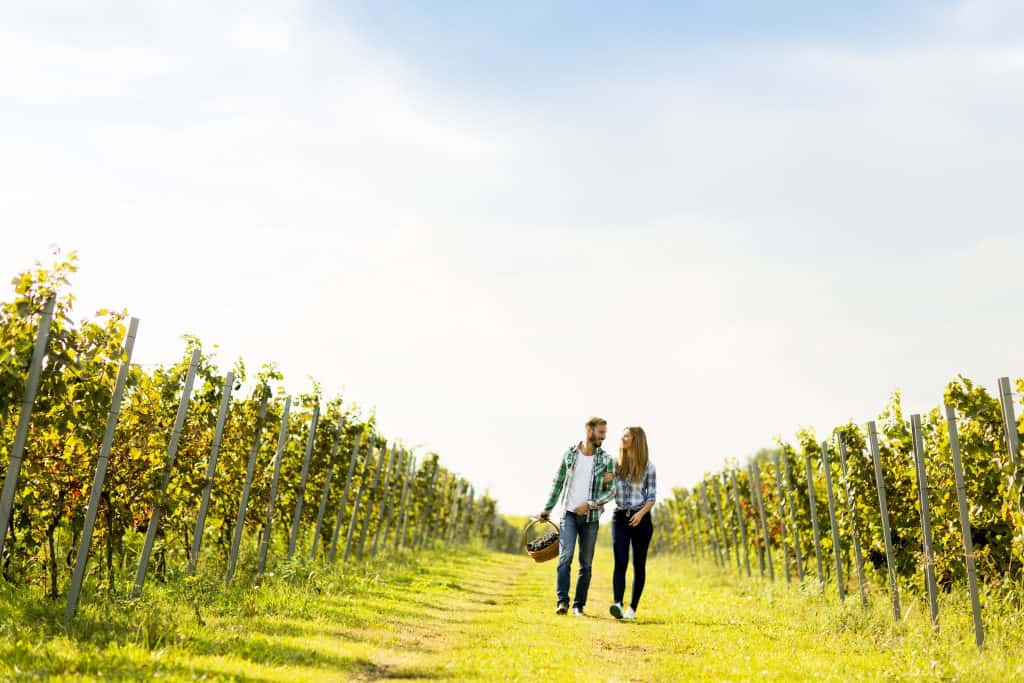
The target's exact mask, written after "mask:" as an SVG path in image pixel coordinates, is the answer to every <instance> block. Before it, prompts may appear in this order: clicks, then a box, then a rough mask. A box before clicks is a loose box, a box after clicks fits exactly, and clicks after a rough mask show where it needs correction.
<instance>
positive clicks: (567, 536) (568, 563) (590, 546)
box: [555, 512, 598, 608]
mask: <svg viewBox="0 0 1024 683" xmlns="http://www.w3.org/2000/svg"><path fill="white" fill-rule="evenodd" d="M586 519H587V516H586V515H583V516H577V515H576V513H574V512H566V513H565V515H564V516H563V517H562V533H561V535H560V536H559V538H558V541H559V543H561V545H562V551H561V554H560V555H559V556H558V575H557V579H556V581H555V592H556V593H557V594H558V602H566V603H567V602H569V574H570V573H571V572H572V554H573V552H574V551H575V550H576V539H577V538H579V544H580V557H579V560H580V571H579V575H578V576H577V577H576V597H575V598H574V599H573V602H572V606H573V607H579V608H582V607H583V606H584V605H586V604H587V591H588V590H590V570H591V566H592V565H593V563H594V547H595V546H596V545H597V526H598V521H597V520H594V521H593V522H588V521H586Z"/></svg>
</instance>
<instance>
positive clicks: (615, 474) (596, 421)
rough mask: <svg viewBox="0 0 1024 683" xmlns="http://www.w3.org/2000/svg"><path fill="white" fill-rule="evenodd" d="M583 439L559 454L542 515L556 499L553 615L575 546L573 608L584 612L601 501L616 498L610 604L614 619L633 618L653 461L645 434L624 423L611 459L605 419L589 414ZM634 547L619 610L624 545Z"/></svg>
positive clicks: (648, 528) (561, 604)
mask: <svg viewBox="0 0 1024 683" xmlns="http://www.w3.org/2000/svg"><path fill="white" fill-rule="evenodd" d="M585 429H586V435H585V439H584V440H583V441H581V442H580V443H578V444H576V445H575V446H573V447H572V448H570V449H569V450H568V451H566V453H565V455H563V456H562V462H561V463H560V464H559V467H558V474H557V475H556V476H555V481H554V483H553V485H552V487H551V494H550V495H549V496H548V502H547V504H546V505H545V506H544V510H543V511H542V512H541V513H540V515H539V516H540V518H541V519H547V518H548V517H549V516H550V515H551V510H552V508H554V507H555V503H557V502H558V500H559V498H561V502H562V506H563V508H564V513H563V516H562V524H561V534H560V536H559V542H560V543H561V554H560V555H559V557H558V572H557V578H556V582H555V592H556V593H557V596H558V607H557V608H556V610H555V611H556V612H557V613H558V614H565V613H566V612H568V611H569V575H570V574H571V572H572V556H573V552H574V550H575V549H576V546H577V545H578V546H579V549H580V552H579V566H580V568H579V574H578V575H577V578H576V594H575V596H574V598H573V603H572V613H573V614H574V615H576V616H582V615H583V608H584V606H585V605H586V604H587V591H588V589H589V588H590V574H591V566H592V564H593V559H594V547H595V546H596V545H597V530H598V524H599V519H600V517H601V513H602V512H603V511H604V506H605V504H607V503H609V502H610V501H611V500H612V499H613V498H614V499H615V514H614V515H613V516H612V552H613V554H614V556H615V569H614V571H613V572H612V592H613V593H614V596H613V600H612V605H611V607H610V608H609V611H610V612H611V614H612V616H614V617H615V618H616V619H630V620H632V619H635V618H636V609H637V607H638V606H639V604H640V595H641V594H642V593H643V591H644V582H645V580H646V574H647V572H646V565H647V548H648V547H649V546H650V544H651V536H652V535H653V534H654V527H653V525H652V524H651V515H650V512H651V508H652V507H654V501H655V482H656V478H655V474H654V464H653V463H651V461H650V459H649V458H648V454H647V435H646V434H644V430H643V429H641V428H640V427H627V428H626V429H624V430H623V432H622V440H621V442H620V444H619V457H618V459H617V460H616V459H613V458H612V456H611V455H610V454H608V453H607V452H606V451H605V450H603V449H602V448H601V444H602V443H604V440H605V437H606V436H607V433H608V423H607V421H605V420H602V419H601V418H599V417H592V418H590V419H589V420H587V422H586V424H585ZM631 547H632V549H633V593H632V595H631V596H630V603H629V607H628V608H627V609H626V610H625V611H623V609H622V600H623V597H624V595H625V592H626V568H627V566H628V565H629V550H630V548H631Z"/></svg>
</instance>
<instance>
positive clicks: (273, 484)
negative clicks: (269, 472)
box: [256, 396, 292, 586]
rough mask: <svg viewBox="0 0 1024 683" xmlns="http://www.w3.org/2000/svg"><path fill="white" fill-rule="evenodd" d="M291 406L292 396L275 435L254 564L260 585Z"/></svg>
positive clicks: (271, 528)
mask: <svg viewBox="0 0 1024 683" xmlns="http://www.w3.org/2000/svg"><path fill="white" fill-rule="evenodd" d="M291 407H292V397H291V396H287V397H285V399H284V409H283V410H282V411H281V430H280V432H279V433H278V435H277V452H276V453H275V454H274V475H273V478H272V479H271V480H270V501H269V502H268V503H267V521H266V523H265V524H264V525H263V535H262V536H261V537H260V557H259V564H258V565H257V566H256V585H257V586H259V585H260V581H261V580H262V578H263V572H264V571H266V569H267V551H268V550H269V549H270V536H271V532H272V531H273V528H274V502H275V501H276V500H277V482H278V480H279V479H280V478H281V458H282V457H283V456H284V447H285V446H286V445H287V444H288V411H289V410H290V409H291Z"/></svg>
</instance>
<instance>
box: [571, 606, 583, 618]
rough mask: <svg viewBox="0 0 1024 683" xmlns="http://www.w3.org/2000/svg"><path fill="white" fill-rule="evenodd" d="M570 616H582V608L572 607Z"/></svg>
mask: <svg viewBox="0 0 1024 683" xmlns="http://www.w3.org/2000/svg"><path fill="white" fill-rule="evenodd" d="M572 615H573V616H574V617H582V616H583V608H582V607H573V608H572Z"/></svg>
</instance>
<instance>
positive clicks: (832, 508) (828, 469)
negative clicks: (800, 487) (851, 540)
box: [821, 441, 846, 602]
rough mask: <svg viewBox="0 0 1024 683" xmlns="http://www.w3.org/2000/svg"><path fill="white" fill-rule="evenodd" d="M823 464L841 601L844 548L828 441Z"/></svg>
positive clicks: (843, 586)
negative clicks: (837, 517)
mask: <svg viewBox="0 0 1024 683" xmlns="http://www.w3.org/2000/svg"><path fill="white" fill-rule="evenodd" d="M821 463H822V469H823V470H824V472H825V492H826V493H827V494H828V521H829V524H831V527H832V555H833V557H835V561H836V589H837V590H838V592H839V601H840V602H842V601H843V600H845V599H846V584H845V583H844V582H843V565H842V557H841V556H842V553H843V547H842V545H841V544H840V543H839V523H838V522H837V521H836V497H835V494H834V493H833V492H832V465H831V464H830V463H829V460H828V441H822V442H821Z"/></svg>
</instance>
